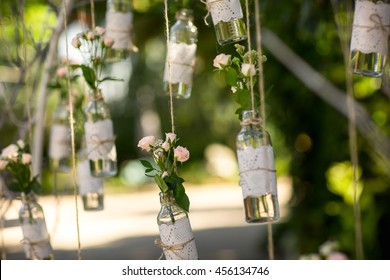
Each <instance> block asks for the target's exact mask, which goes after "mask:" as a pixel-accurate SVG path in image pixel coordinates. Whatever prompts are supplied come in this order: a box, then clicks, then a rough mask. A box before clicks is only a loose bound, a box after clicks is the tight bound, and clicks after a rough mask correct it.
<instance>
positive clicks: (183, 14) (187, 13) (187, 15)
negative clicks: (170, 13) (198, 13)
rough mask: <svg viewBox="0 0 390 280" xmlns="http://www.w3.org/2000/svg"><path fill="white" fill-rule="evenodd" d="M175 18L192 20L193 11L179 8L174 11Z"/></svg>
mask: <svg viewBox="0 0 390 280" xmlns="http://www.w3.org/2000/svg"><path fill="white" fill-rule="evenodd" d="M176 20H183V21H191V22H192V21H193V20H194V13H193V12H192V10H190V9H181V10H179V11H178V12H177V13H176Z"/></svg>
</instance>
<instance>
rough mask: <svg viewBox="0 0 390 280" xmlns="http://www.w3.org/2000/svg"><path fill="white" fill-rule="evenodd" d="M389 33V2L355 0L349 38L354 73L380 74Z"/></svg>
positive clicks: (375, 75)
mask: <svg viewBox="0 0 390 280" xmlns="http://www.w3.org/2000/svg"><path fill="white" fill-rule="evenodd" d="M389 34H390V1H389V0H382V1H377V0H357V1H356V6H355V13H354V20H353V28H352V38H351V66H352V71H353V73H354V74H357V75H363V76H368V77H380V76H382V73H383V68H384V66H385V61H386V58H387V55H388V38H389Z"/></svg>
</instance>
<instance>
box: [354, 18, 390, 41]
mask: <svg viewBox="0 0 390 280" xmlns="http://www.w3.org/2000/svg"><path fill="white" fill-rule="evenodd" d="M370 21H371V22H372V23H374V25H373V26H367V25H356V24H355V25H354V26H355V27H358V28H367V32H371V31H373V30H379V31H382V33H383V34H384V36H386V35H388V33H389V30H388V28H389V27H390V25H384V24H383V21H382V18H381V16H380V15H378V14H371V15H370Z"/></svg>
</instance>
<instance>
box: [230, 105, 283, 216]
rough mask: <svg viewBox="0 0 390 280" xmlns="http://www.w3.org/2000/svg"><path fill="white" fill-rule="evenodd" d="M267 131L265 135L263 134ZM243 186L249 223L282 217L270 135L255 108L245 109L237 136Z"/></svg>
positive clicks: (241, 183) (241, 184)
mask: <svg viewBox="0 0 390 280" xmlns="http://www.w3.org/2000/svg"><path fill="white" fill-rule="evenodd" d="M264 133H265V135H264ZM237 157H238V165H239V170H240V186H241V189H242V194H243V198H244V207H245V216H246V221H247V222H248V223H263V222H270V221H276V220H278V219H279V204H278V196H277V187H276V170H275V165H274V153H273V148H272V144H271V138H270V136H269V134H268V132H264V131H263V130H262V128H261V126H260V120H259V118H258V117H257V116H256V113H255V112H254V111H252V110H249V111H244V112H243V116H242V129H241V131H240V132H239V134H238V135H237Z"/></svg>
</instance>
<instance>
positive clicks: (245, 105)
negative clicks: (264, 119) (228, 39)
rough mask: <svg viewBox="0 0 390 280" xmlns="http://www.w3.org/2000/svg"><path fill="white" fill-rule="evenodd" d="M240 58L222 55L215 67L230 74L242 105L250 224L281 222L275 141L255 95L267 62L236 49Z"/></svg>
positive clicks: (241, 153)
mask: <svg viewBox="0 0 390 280" xmlns="http://www.w3.org/2000/svg"><path fill="white" fill-rule="evenodd" d="M235 47H236V52H237V54H238V56H234V57H233V58H232V56H231V55H226V54H224V53H221V54H219V55H217V56H216V58H215V59H214V67H216V68H217V70H218V71H220V72H226V81H227V83H228V84H229V86H231V91H232V93H233V99H234V100H235V101H236V102H238V103H239V104H240V108H238V109H237V111H236V113H237V114H238V115H239V118H240V119H241V125H242V129H241V131H240V133H239V134H238V135H237V139H236V145H237V158H238V165H239V170H240V186H241V188H242V194H243V198H244V207H245V216H246V221H247V222H248V223H263V222H272V221H276V220H278V219H279V205H278V199H277V186H276V170H275V167H274V153H273V148H272V145H271V139H270V136H269V134H268V132H267V131H265V130H264V129H263V127H262V126H260V124H261V120H260V119H259V117H258V114H257V113H256V110H255V108H256V107H258V105H259V103H260V100H259V98H258V97H256V96H255V95H254V92H253V86H254V84H255V83H256V82H257V76H256V75H257V73H258V64H259V63H260V62H263V61H265V60H266V58H265V57H259V55H258V52H257V51H255V50H248V51H246V49H245V47H244V46H242V45H239V44H236V45H235Z"/></svg>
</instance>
